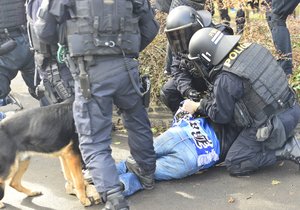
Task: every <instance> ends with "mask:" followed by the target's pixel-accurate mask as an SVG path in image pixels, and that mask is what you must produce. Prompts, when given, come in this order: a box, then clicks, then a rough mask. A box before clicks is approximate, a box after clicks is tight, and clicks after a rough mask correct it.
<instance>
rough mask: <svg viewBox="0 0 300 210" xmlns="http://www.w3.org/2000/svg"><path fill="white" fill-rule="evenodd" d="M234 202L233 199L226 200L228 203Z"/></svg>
mask: <svg viewBox="0 0 300 210" xmlns="http://www.w3.org/2000/svg"><path fill="white" fill-rule="evenodd" d="M234 201H235V199H234V198H233V197H229V199H228V201H227V202H228V203H234Z"/></svg>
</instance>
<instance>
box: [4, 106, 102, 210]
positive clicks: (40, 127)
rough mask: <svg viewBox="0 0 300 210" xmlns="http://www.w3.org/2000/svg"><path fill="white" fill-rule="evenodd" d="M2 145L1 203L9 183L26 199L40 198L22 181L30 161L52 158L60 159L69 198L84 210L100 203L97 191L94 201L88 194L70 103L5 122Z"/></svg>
mask: <svg viewBox="0 0 300 210" xmlns="http://www.w3.org/2000/svg"><path fill="white" fill-rule="evenodd" d="M0 145H1V146H0V200H1V199H2V198H3V197H4V187H5V181H6V180H8V179H10V181H9V185H10V186H11V187H13V188H14V189H16V190H17V191H19V192H22V193H25V194H26V195H27V196H38V195H41V194H42V193H41V192H37V191H32V190H31V189H28V188H26V187H24V186H23V185H22V183H21V181H22V176H23V174H24V173H25V172H26V170H27V168H28V165H29V161H30V158H28V157H30V156H31V155H35V154H49V155H52V156H55V157H59V158H60V161H61V165H62V169H63V173H64V177H65V179H66V186H65V188H66V192H67V193H68V194H75V195H76V196H77V197H78V199H79V200H80V202H81V203H82V204H83V205H84V206H90V205H92V204H93V203H99V202H100V197H99V195H97V192H96V191H94V192H95V193H93V195H91V197H88V196H87V194H86V193H87V192H86V186H87V183H86V182H85V181H84V178H83V175H82V168H81V160H82V159H81V155H80V151H79V147H78V135H77V134H76V132H75V126H74V120H73V114H72V102H71V101H68V102H64V103H60V104H55V105H50V106H46V107H38V108H33V109H27V110H22V111H19V112H17V113H15V114H13V115H11V116H9V117H7V118H5V119H4V120H2V121H1V122H0ZM0 206H1V204H0ZM2 206H4V205H3V203H2Z"/></svg>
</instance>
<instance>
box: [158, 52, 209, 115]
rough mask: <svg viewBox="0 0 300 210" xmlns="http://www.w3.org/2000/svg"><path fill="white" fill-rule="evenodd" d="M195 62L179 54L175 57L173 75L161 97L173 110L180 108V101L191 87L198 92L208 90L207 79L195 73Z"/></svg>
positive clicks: (164, 86) (173, 111) (172, 67)
mask: <svg viewBox="0 0 300 210" xmlns="http://www.w3.org/2000/svg"><path fill="white" fill-rule="evenodd" d="M194 68H195V67H194V66H193V63H191V62H190V61H189V60H188V59H184V58H181V57H179V56H174V57H173V63H172V65H171V72H172V77H171V78H170V79H169V80H168V81H167V82H166V83H165V84H164V85H163V87H162V88H161V94H160V99H161V101H162V102H163V103H164V104H165V105H166V106H167V107H168V108H169V109H170V110H171V111H172V113H173V114H175V112H176V111H177V110H178V108H179V105H180V103H181V102H182V101H183V100H184V97H187V93H188V91H190V90H191V89H193V90H196V91H198V92H204V91H205V90H207V86H206V83H205V80H204V79H203V78H202V77H201V75H198V74H197V73H195V72H194V71H193V70H194Z"/></svg>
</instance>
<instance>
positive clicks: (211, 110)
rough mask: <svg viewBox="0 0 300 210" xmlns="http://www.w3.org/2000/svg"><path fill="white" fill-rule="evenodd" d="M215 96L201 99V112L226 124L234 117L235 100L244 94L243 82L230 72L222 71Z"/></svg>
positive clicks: (215, 120)
mask: <svg viewBox="0 0 300 210" xmlns="http://www.w3.org/2000/svg"><path fill="white" fill-rule="evenodd" d="M213 92H214V97H213V98H212V99H211V100H205V99H203V100H202V101H200V105H201V106H200V107H199V108H200V112H202V114H205V115H207V116H208V117H209V118H211V120H213V121H214V122H216V123H221V124H226V123H229V122H230V121H231V120H232V118H233V113H234V107H235V102H236V101H237V100H239V99H240V98H241V97H242V95H243V82H242V80H241V79H240V78H238V77H237V76H235V75H233V74H230V73H222V74H220V75H219V76H218V78H217V79H216V81H215V83H214V91H213Z"/></svg>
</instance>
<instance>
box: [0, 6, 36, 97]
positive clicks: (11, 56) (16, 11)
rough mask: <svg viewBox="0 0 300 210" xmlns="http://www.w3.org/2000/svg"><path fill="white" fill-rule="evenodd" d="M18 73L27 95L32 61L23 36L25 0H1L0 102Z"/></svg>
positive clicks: (30, 80) (32, 82)
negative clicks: (20, 75)
mask: <svg viewBox="0 0 300 210" xmlns="http://www.w3.org/2000/svg"><path fill="white" fill-rule="evenodd" d="M19 70H20V71H21V73H22V77H23V79H24V81H25V83H26V85H27V86H28V91H29V93H30V94H31V95H32V96H34V97H36V95H35V93H34V90H35V84H34V74H35V72H34V58H33V54H32V52H31V51H30V47H29V42H28V37H27V34H26V16H25V7H24V0H2V1H0V99H5V97H6V96H7V95H8V94H9V92H10V90H11V89H10V81H11V80H12V79H14V78H15V77H16V75H17V73H18V71H19Z"/></svg>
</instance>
